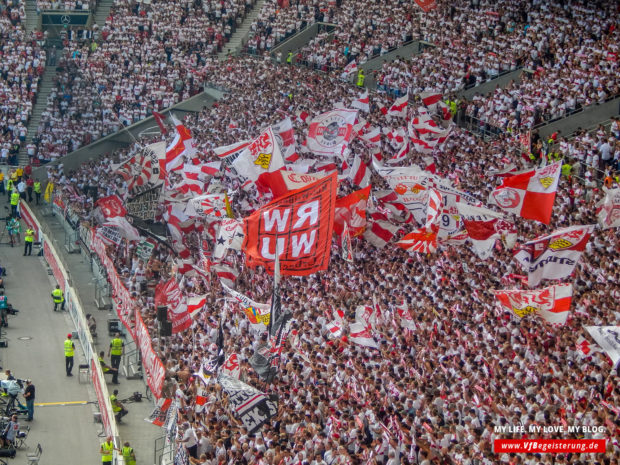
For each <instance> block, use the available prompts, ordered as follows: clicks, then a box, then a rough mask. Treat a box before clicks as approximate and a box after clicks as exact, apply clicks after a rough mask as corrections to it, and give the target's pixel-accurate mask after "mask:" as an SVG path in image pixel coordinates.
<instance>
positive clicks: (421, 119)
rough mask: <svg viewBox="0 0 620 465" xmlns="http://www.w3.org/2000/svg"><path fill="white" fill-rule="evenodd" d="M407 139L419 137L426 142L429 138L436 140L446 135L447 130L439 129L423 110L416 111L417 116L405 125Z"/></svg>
mask: <svg viewBox="0 0 620 465" xmlns="http://www.w3.org/2000/svg"><path fill="white" fill-rule="evenodd" d="M407 130H408V132H409V137H411V138H412V139H413V138H416V137H419V138H420V139H423V140H428V138H429V137H433V138H437V137H441V136H443V135H445V134H447V130H446V129H443V128H441V127H439V125H438V124H437V123H436V122H435V121H434V120H433V118H432V117H431V116H430V115H429V114H428V111H426V110H425V109H418V116H415V117H413V118H411V119H410V120H409V123H408V124H407Z"/></svg>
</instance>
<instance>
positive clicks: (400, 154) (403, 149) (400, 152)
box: [387, 142, 409, 165]
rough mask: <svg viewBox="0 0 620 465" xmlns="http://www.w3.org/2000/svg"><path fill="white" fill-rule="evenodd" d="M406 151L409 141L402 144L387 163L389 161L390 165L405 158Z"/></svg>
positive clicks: (407, 151)
mask: <svg viewBox="0 0 620 465" xmlns="http://www.w3.org/2000/svg"><path fill="white" fill-rule="evenodd" d="M408 153H409V142H407V143H405V144H403V146H402V147H401V148H400V149H399V150H398V152H396V153H395V154H394V156H393V157H392V158H390V159H389V160H387V163H389V164H390V165H393V164H396V163H400V162H401V161H403V160H405V159H406V157H407V154H408Z"/></svg>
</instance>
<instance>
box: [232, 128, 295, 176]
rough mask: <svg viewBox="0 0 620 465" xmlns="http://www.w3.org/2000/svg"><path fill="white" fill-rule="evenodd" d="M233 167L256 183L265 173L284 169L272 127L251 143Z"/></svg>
mask: <svg viewBox="0 0 620 465" xmlns="http://www.w3.org/2000/svg"><path fill="white" fill-rule="evenodd" d="M232 166H233V167H234V168H235V170H236V171H237V173H238V174H240V175H242V176H244V177H245V178H247V179H250V180H251V181H254V182H256V180H257V179H258V178H259V177H260V176H261V175H262V174H263V173H272V172H274V171H278V170H279V169H281V168H283V167H284V160H283V158H282V152H280V147H279V145H278V142H277V141H276V137H275V135H274V132H273V130H272V129H271V128H270V127H269V128H267V129H265V130H264V131H263V132H262V133H261V134H260V135H259V136H258V137H257V138H256V139H254V140H253V141H252V142H250V144H249V145H248V146H247V147H246V148H245V150H244V151H243V152H241V154H240V155H239V157H238V158H237V159H236V160H235V161H234V162H233V164H232Z"/></svg>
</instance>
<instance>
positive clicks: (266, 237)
mask: <svg viewBox="0 0 620 465" xmlns="http://www.w3.org/2000/svg"><path fill="white" fill-rule="evenodd" d="M337 184H338V180H337V174H336V173H331V174H329V175H327V176H325V177H323V178H321V179H319V180H317V181H315V182H313V183H312V184H309V185H307V186H305V187H302V188H300V189H297V190H294V191H291V192H289V193H288V194H286V195H284V196H282V197H280V198H278V199H276V200H273V201H272V202H270V203H268V204H267V205H265V206H263V207H262V208H261V209H259V210H257V211H255V212H254V213H252V214H251V215H250V216H248V217H247V218H245V219H244V235H245V238H244V242H243V250H244V251H245V258H246V264H247V265H248V266H249V267H251V268H255V267H257V266H263V267H264V268H266V269H267V271H268V272H270V273H273V270H274V259H275V255H276V253H278V255H279V258H280V271H281V273H282V275H283V276H284V275H289V276H291V275H294V276H306V275H309V274H312V273H315V272H316V271H319V270H326V269H327V266H328V264H329V257H330V243H331V241H332V232H333V227H334V208H335V204H336V192H337Z"/></svg>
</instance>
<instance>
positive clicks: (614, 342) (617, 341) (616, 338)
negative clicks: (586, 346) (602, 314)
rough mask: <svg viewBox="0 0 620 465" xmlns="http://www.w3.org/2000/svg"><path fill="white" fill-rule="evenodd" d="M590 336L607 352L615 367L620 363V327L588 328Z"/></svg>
mask: <svg viewBox="0 0 620 465" xmlns="http://www.w3.org/2000/svg"><path fill="white" fill-rule="evenodd" d="M585 328H586V329H587V330H588V332H589V333H590V336H592V338H593V339H594V340H595V341H596V343H597V344H598V345H599V346H601V349H603V350H604V351H605V353H606V354H607V355H609V358H610V359H611V362H612V364H613V366H614V367H616V366H617V365H618V362H620V326H586V327H585Z"/></svg>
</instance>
